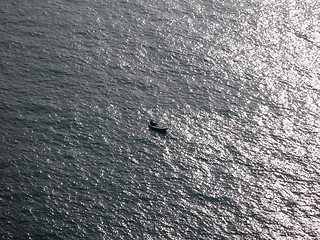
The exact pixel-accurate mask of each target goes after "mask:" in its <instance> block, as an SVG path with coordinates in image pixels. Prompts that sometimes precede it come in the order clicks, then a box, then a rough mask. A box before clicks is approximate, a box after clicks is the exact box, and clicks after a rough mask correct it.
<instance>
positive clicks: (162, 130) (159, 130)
mask: <svg viewBox="0 0 320 240" xmlns="http://www.w3.org/2000/svg"><path fill="white" fill-rule="evenodd" d="M148 126H149V128H150V129H152V130H154V131H157V132H161V133H165V132H166V131H167V130H168V128H167V127H166V126H161V125H157V126H152V125H151V124H150V123H148Z"/></svg>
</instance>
